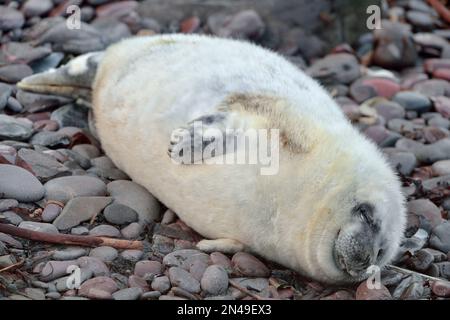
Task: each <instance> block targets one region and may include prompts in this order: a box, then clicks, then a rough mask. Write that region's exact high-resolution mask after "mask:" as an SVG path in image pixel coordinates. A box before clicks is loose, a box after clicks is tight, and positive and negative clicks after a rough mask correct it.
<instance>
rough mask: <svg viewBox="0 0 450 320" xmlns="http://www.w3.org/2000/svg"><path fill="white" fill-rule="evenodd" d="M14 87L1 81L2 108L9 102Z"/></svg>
mask: <svg viewBox="0 0 450 320" xmlns="http://www.w3.org/2000/svg"><path fill="white" fill-rule="evenodd" d="M11 93H12V88H11V86H10V85H7V84H5V83H0V110H3V108H5V106H6V104H7V103H8V99H9V97H10V96H11Z"/></svg>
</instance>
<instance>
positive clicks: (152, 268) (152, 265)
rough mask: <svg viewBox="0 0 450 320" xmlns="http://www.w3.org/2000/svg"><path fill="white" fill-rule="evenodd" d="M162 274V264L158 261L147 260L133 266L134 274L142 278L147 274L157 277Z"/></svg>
mask: <svg viewBox="0 0 450 320" xmlns="http://www.w3.org/2000/svg"><path fill="white" fill-rule="evenodd" d="M162 272H163V267H162V264H161V263H160V262H158V261H149V260H144V261H139V262H138V263H136V265H135V266H134V274H135V275H137V276H139V277H142V278H145V276H146V275H148V274H153V275H158V274H161V273H162Z"/></svg>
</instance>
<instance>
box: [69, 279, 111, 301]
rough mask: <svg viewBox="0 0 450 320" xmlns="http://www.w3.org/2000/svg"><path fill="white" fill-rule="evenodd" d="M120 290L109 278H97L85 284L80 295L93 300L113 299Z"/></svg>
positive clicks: (80, 290) (79, 292) (79, 291)
mask: <svg viewBox="0 0 450 320" xmlns="http://www.w3.org/2000/svg"><path fill="white" fill-rule="evenodd" d="M118 289H119V287H118V286H117V284H116V283H115V282H114V280H112V279H111V278H108V277H96V278H92V279H89V280H87V281H86V282H84V283H83V284H82V285H81V287H80V289H79V290H78V294H79V295H80V296H82V297H87V298H91V299H111V298H112V294H113V293H114V292H116V291H117V290H118Z"/></svg>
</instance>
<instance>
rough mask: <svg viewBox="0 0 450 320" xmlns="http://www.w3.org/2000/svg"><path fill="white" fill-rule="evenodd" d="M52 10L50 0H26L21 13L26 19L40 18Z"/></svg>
mask: <svg viewBox="0 0 450 320" xmlns="http://www.w3.org/2000/svg"><path fill="white" fill-rule="evenodd" d="M52 8H53V3H52V1H51V0H27V1H26V2H25V3H24V5H23V7H22V11H23V13H24V14H25V16H26V17H34V16H40V15H43V14H44V13H47V12H49V11H50V10H51V9H52Z"/></svg>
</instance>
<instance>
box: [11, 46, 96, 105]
mask: <svg viewBox="0 0 450 320" xmlns="http://www.w3.org/2000/svg"><path fill="white" fill-rule="evenodd" d="M102 57H103V51H100V52H91V53H87V54H83V55H81V56H78V57H76V58H75V59H73V60H71V61H69V62H68V63H67V64H66V65H64V66H62V67H60V68H58V69H51V70H49V71H46V72H43V73H38V74H35V75H32V76H29V77H26V78H24V79H22V81H20V82H19V83H18V84H17V86H18V87H19V89H22V90H26V91H32V92H37V93H46V94H56V95H60V96H66V97H71V98H82V99H85V100H88V101H90V100H91V90H92V83H93V81H94V78H95V74H96V71H97V67H98V64H99V63H100V61H101V59H102Z"/></svg>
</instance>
